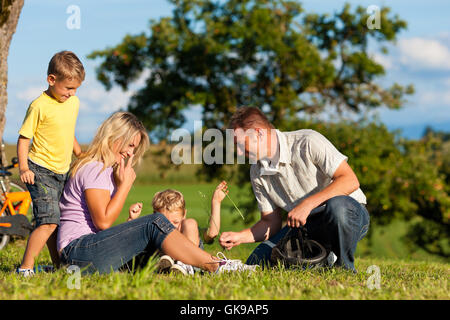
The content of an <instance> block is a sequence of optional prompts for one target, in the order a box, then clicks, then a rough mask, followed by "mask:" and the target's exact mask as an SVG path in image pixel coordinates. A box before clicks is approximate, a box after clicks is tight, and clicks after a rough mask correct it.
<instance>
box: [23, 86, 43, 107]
mask: <svg viewBox="0 0 450 320" xmlns="http://www.w3.org/2000/svg"><path fill="white" fill-rule="evenodd" d="M45 89H46V88H45V87H40V86H36V85H33V86H31V87H28V88H26V89H24V90H23V91H19V92H17V93H16V98H17V99H19V100H21V101H25V102H27V103H31V101H33V100H34V99H36V98H37V97H39V96H40V95H41V93H42V91H45Z"/></svg>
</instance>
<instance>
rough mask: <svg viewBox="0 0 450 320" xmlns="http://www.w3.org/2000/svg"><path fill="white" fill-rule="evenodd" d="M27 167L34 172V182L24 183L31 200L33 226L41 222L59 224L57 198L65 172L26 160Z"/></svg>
mask: <svg viewBox="0 0 450 320" xmlns="http://www.w3.org/2000/svg"><path fill="white" fill-rule="evenodd" d="M28 167H29V168H30V170H31V171H32V172H33V173H34V184H28V183H27V184H26V186H27V189H28V191H29V192H30V195H31V199H32V200H33V215H34V223H35V228H37V227H39V226H40V225H43V224H56V225H58V226H59V218H60V215H61V213H60V210H59V198H60V197H61V195H62V192H63V190H64V184H65V182H66V179H67V173H64V174H58V173H55V172H53V171H51V170H48V169H46V168H44V167H41V166H39V165H37V164H36V163H34V162H32V161H30V160H28Z"/></svg>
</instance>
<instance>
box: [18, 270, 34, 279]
mask: <svg viewBox="0 0 450 320" xmlns="http://www.w3.org/2000/svg"><path fill="white" fill-rule="evenodd" d="M16 273H17V274H18V275H20V276H22V277H24V278H30V277H32V276H34V275H35V273H34V270H33V269H22V268H17V269H16Z"/></svg>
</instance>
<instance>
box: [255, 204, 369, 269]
mask: <svg viewBox="0 0 450 320" xmlns="http://www.w3.org/2000/svg"><path fill="white" fill-rule="evenodd" d="M369 223H370V217H369V212H368V211H367V209H366V207H365V206H364V205H362V204H360V203H359V202H358V201H356V200H355V199H353V198H351V197H349V196H337V197H334V198H331V199H329V200H328V201H327V202H326V203H325V207H324V209H323V210H322V211H321V212H317V213H314V210H313V212H312V213H311V214H310V216H309V217H308V219H307V220H306V224H305V227H306V230H307V232H308V237H309V238H310V239H313V240H316V241H318V242H319V243H320V244H322V245H323V246H324V247H325V248H326V249H327V251H328V252H329V251H333V253H334V254H335V255H336V256H337V257H338V259H337V261H336V264H335V265H337V266H342V267H343V268H345V269H349V270H352V271H356V269H355V266H354V261H355V258H354V256H353V254H354V253H355V250H356V244H357V243H358V241H360V240H361V239H362V238H363V237H364V236H365V235H366V234H367V231H368V230H369ZM288 230H289V227H288V226H285V227H284V228H282V229H281V230H280V231H279V232H278V233H277V234H276V235H274V236H272V237H271V238H270V239H269V240H266V241H264V242H262V243H261V244H260V245H259V246H258V247H256V248H255V250H254V251H253V252H252V253H251V254H250V256H249V257H248V259H247V262H246V264H250V265H252V264H262V265H264V264H265V265H270V254H271V252H272V248H273V247H274V246H275V245H276V244H277V243H278V242H279V241H280V240H281V239H282V238H283V237H284V235H285V234H286V233H287V231H288Z"/></svg>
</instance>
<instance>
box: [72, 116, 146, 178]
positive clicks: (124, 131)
mask: <svg viewBox="0 0 450 320" xmlns="http://www.w3.org/2000/svg"><path fill="white" fill-rule="evenodd" d="M137 134H140V136H141V141H140V143H139V145H137V146H136V148H135V149H134V158H133V163H132V164H131V165H132V166H135V165H136V164H137V163H139V162H140V160H141V158H142V156H143V155H144V152H145V151H146V150H147V149H148V147H149V144H150V142H149V138H148V135H147V130H146V129H145V127H144V125H143V124H142V122H141V121H140V120H139V119H138V118H137V117H136V116H135V115H134V114H132V113H130V112H115V113H113V114H112V115H111V116H110V117H109V118H108V119H106V120H105V121H104V122H103V123H102V124H101V126H100V127H99V128H98V129H97V133H96V134H95V137H94V139H93V140H92V142H91V144H90V145H89V148H88V150H87V151H86V152H85V153H84V154H82V156H81V157H80V158H79V159H78V160H76V161H75V162H74V164H73V165H72V169H71V171H72V172H71V176H72V177H73V176H74V175H75V173H76V172H77V171H78V169H80V168H81V167H82V166H84V165H85V164H87V163H89V162H92V161H99V162H103V164H104V166H103V169H105V168H106V167H112V166H113V165H114V164H115V163H116V156H115V154H114V151H113V150H114V145H115V143H116V142H119V145H118V150H121V149H123V148H124V147H125V146H126V145H128V144H129V143H130V141H132V139H133V138H134V137H135V136H136V135H137Z"/></svg>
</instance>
